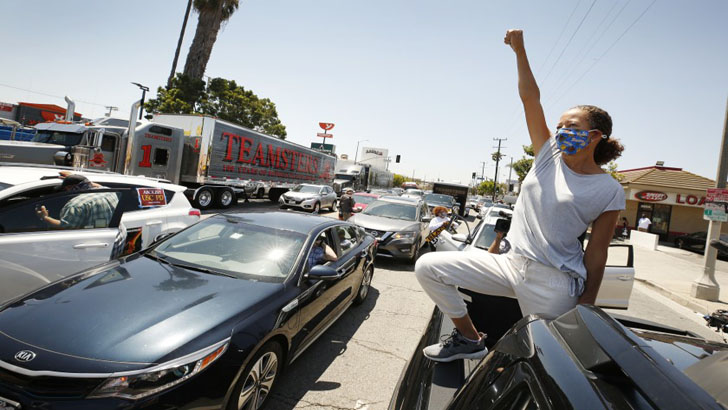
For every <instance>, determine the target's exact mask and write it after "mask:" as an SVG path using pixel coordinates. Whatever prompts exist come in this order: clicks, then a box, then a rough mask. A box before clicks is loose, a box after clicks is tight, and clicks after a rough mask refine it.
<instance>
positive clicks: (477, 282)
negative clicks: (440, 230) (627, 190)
mask: <svg viewBox="0 0 728 410" xmlns="http://www.w3.org/2000/svg"><path fill="white" fill-rule="evenodd" d="M504 41H505V43H506V44H508V45H509V46H510V47H511V48H512V49H513V51H514V53H515V55H516V62H517V67H518V90H519V94H520V97H521V101H522V103H523V108H524V112H525V117H526V124H527V126H528V131H529V134H530V137H531V142H532V144H533V148H534V153H535V159H534V163H533V166H532V167H531V170H530V171H529V173H528V174H527V176H526V178H525V179H524V181H523V184H522V188H521V193H520V195H519V196H518V201H517V206H516V207H515V210H514V212H513V219H512V222H511V227H510V230H509V238H510V244H511V247H512V250H511V251H510V252H508V253H506V254H493V253H485V252H457V251H456V252H436V253H428V254H425V255H423V256H422V257H421V258H420V259H419V260H418V261H417V264H416V265H415V275H416V277H417V280H418V281H419V282H420V285H421V286H422V288H423V290H424V291H425V292H426V293H427V294H428V296H430V298H431V299H432V300H433V301H434V302H435V304H437V306H438V307H439V309H440V310H441V311H442V312H443V313H444V314H445V315H447V316H448V317H450V318H451V319H452V322H453V323H454V325H455V329H454V330H453V333H452V335H451V336H450V337H449V338H447V339H446V340H444V341H443V342H441V343H438V344H434V345H431V346H427V347H425V348H424V350H423V353H424V355H425V356H426V357H428V358H429V359H431V360H434V361H439V362H449V361H452V360H456V359H464V358H468V359H478V358H482V357H484V356H485V355H486V354H487V349H486V347H485V343H484V339H485V338H486V335H485V334H483V333H479V332H478V330H477V329H476V328H475V325H474V324H473V322H472V320H471V319H470V316H469V315H468V311H467V307H466V304H465V301H464V300H463V298H462V297H461V296H460V293H459V292H458V288H464V289H468V290H471V291H473V292H477V293H482V294H487V295H496V296H507V297H515V298H517V299H518V303H519V305H520V308H521V312H522V313H523V314H524V315H529V314H539V315H540V316H541V317H543V318H547V319H551V318H555V317H557V316H559V315H561V314H562V313H565V312H566V311H568V310H570V309H572V308H573V307H574V306H575V305H576V304H577V303H585V304H593V303H594V302H595V300H596V296H597V292H598V291H599V286H600V284H601V281H602V276H603V275H604V267H605V264H606V260H607V249H608V247H609V243H610V241H611V239H612V235H613V232H614V226H615V225H616V222H617V218H618V216H619V211H620V210H623V209H625V196H624V190H623V189H622V186H621V185H620V184H619V182H617V181H616V180H615V179H614V178H612V177H611V176H610V175H609V174H608V173H606V172H605V171H604V170H603V169H602V168H601V165H604V164H606V163H608V162H609V161H611V160H613V159H615V158H617V157H619V156H620V155H621V152H622V150H623V149H624V148H623V147H622V145H621V144H620V143H619V142H618V141H616V140H614V139H611V138H610V136H611V134H612V119H611V117H610V116H609V114H608V113H607V112H606V111H604V110H602V109H601V108H598V107H595V106H591V105H580V106H576V107H574V108H572V109H569V110H567V111H566V112H564V113H563V114H562V115H561V118H560V120H559V122H558V124H557V126H556V132H555V133H554V134H553V135H552V134H551V132H550V131H549V127H548V125H547V123H546V119H545V116H544V111H543V107H542V106H541V102H540V91H539V88H538V85H537V84H536V80H535V78H534V76H533V74H532V72H531V69H530V67H529V64H528V58H527V56H526V51H525V48H524V45H523V32H522V31H521V30H509V31H508V32H507V33H506V36H505V39H504ZM589 225H591V227H592V228H591V235H590V238H589V244H588V246H587V248H586V250H585V251H583V250H582V248H581V244H580V242H579V240H578V237H579V236H580V235H581V234H582V233H583V232H585V231H586V230H587V227H588V226H589ZM491 313H492V314H494V315H496V314H498V312H491Z"/></svg>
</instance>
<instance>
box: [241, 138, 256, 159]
mask: <svg viewBox="0 0 728 410" xmlns="http://www.w3.org/2000/svg"><path fill="white" fill-rule="evenodd" d="M252 146H253V140H251V139H250V138H247V137H240V152H239V153H238V161H237V162H242V163H243V164H249V163H250V160H249V159H248V160H246V159H245V156H250V148H251V147H252Z"/></svg>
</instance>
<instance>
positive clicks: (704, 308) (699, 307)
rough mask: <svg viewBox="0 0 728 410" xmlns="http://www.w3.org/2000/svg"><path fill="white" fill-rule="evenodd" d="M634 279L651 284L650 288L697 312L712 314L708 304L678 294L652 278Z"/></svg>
mask: <svg viewBox="0 0 728 410" xmlns="http://www.w3.org/2000/svg"><path fill="white" fill-rule="evenodd" d="M634 280H636V281H639V282H641V283H643V284H645V285H647V286H649V287H650V288H652V289H653V290H655V291H657V292H658V293H660V294H661V295H663V296H666V297H668V298H670V299H672V300H674V301H675V302H677V303H679V304H681V305H683V306H685V307H687V308H689V309H691V310H693V311H694V312H697V313H700V314H710V312H709V310H710V308H708V305H703V304H700V303H697V302H694V301H692V300H690V299H688V298H686V297H684V296H680V295H677V294H675V293H673V292H672V291H670V290H668V289H666V288H664V287H662V286H660V285H658V284H656V283H655V282H652V281H650V280H647V279H641V278H634Z"/></svg>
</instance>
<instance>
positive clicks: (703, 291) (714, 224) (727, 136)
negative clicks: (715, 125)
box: [690, 103, 728, 302]
mask: <svg viewBox="0 0 728 410" xmlns="http://www.w3.org/2000/svg"><path fill="white" fill-rule="evenodd" d="M727 176H728V103H726V112H725V122H724V124H723V140H722V141H721V149H720V157H719V158H718V174H717V175H716V177H715V181H716V182H715V187H716V188H725V187H726V177H727ZM721 225H722V223H721V222H720V221H713V220H711V221H710V224H708V237H707V238H705V255H704V256H703V275H702V276H701V277H700V278H699V279H696V280H695V281H694V282H693V286H692V287H691V290H690V295H691V296H693V297H695V298H698V299H703V300H711V301H716V302H717V301H718V297H719V296H720V285H719V284H718V281H716V280H715V259H716V256H717V252H718V251H717V250H716V249H715V248H713V247H712V246H710V241H711V240H713V239H718V238H719V237H720V229H721Z"/></svg>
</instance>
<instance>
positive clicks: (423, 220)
mask: <svg viewBox="0 0 728 410" xmlns="http://www.w3.org/2000/svg"><path fill="white" fill-rule="evenodd" d="M431 220H432V217H431V216H429V215H428V216H423V217H422V222H430V221H431Z"/></svg>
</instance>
